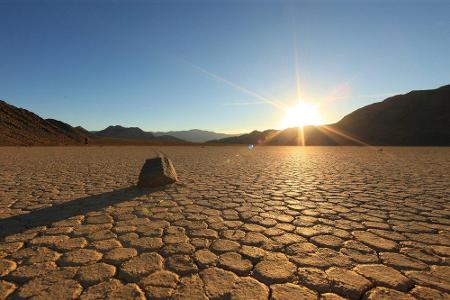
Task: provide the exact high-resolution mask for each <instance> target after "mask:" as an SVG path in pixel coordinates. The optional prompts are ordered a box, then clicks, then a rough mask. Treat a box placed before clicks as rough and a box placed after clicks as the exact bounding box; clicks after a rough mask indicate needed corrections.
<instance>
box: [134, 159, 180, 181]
mask: <svg viewBox="0 0 450 300" xmlns="http://www.w3.org/2000/svg"><path fill="white" fill-rule="evenodd" d="M177 180H178V178H177V173H176V172H175V168H174V167H173V164H172V161H171V160H170V159H169V158H168V157H166V156H164V155H158V156H157V157H154V158H150V159H147V160H146V161H145V164H144V166H143V167H142V169H141V173H140V174H139V180H138V186H139V187H157V186H162V185H166V184H170V183H174V182H176V181H177Z"/></svg>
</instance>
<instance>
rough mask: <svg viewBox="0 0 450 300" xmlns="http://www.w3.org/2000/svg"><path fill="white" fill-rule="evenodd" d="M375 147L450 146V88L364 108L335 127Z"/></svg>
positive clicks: (421, 92) (446, 87)
mask: <svg viewBox="0 0 450 300" xmlns="http://www.w3.org/2000/svg"><path fill="white" fill-rule="evenodd" d="M334 126H335V127H336V128H337V129H338V130H341V131H345V132H347V133H349V134H350V135H352V136H355V137H357V138H358V139H360V140H363V141H364V142H366V143H369V144H373V145H404V146H410V145H411V146H413V145H418V146H419V145H424V146H426V145H442V146H444V145H447V146H448V145H450V85H446V86H443V87H440V88H438V89H434V90H422V91H412V92H409V93H407V94H404V95H397V96H393V97H390V98H387V99H386V100H384V101H382V102H379V103H374V104H371V105H368V106H365V107H363V108H360V109H358V110H356V111H354V112H352V113H351V114H348V115H347V116H345V117H344V118H343V119H342V120H340V121H339V122H338V123H336V124H335V125H334Z"/></svg>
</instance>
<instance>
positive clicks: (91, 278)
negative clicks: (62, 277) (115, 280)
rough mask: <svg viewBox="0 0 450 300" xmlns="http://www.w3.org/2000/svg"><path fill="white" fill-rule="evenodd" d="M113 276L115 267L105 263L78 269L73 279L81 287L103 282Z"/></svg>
mask: <svg viewBox="0 0 450 300" xmlns="http://www.w3.org/2000/svg"><path fill="white" fill-rule="evenodd" d="M115 274H116V267H114V266H111V265H108V264H105V263H95V264H92V265H87V266H82V267H80V268H79V269H78V272H77V274H76V276H75V277H76V279H77V280H78V281H79V282H81V284H83V285H93V284H98V283H100V282H103V281H105V280H107V279H108V278H111V277H113V276H114V275H115Z"/></svg>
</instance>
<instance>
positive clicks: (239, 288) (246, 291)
mask: <svg viewBox="0 0 450 300" xmlns="http://www.w3.org/2000/svg"><path fill="white" fill-rule="evenodd" d="M268 298H269V288H268V287H267V286H265V285H264V284H262V283H261V282H259V281H258V280H256V279H254V278H252V277H242V278H240V279H239V280H238V281H237V282H236V285H235V286H234V289H233V290H232V292H231V299H233V300H265V299H268Z"/></svg>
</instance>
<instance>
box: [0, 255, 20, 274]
mask: <svg viewBox="0 0 450 300" xmlns="http://www.w3.org/2000/svg"><path fill="white" fill-rule="evenodd" d="M16 267H17V264H16V263H15V262H14V261H12V260H8V259H0V277H3V276H5V275H7V274H8V273H10V272H11V271H14V270H15V269H16Z"/></svg>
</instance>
